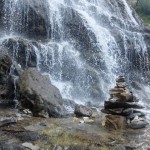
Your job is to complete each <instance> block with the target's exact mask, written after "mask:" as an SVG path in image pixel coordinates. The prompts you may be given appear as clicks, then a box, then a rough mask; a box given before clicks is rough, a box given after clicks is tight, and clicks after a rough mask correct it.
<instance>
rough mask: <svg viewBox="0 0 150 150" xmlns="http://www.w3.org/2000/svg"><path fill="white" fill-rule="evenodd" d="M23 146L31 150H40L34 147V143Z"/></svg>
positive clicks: (26, 143)
mask: <svg viewBox="0 0 150 150" xmlns="http://www.w3.org/2000/svg"><path fill="white" fill-rule="evenodd" d="M22 146H24V147H26V148H28V149H30V150H39V149H40V148H39V147H38V146H36V145H33V144H32V143H28V142H25V143H23V144H22Z"/></svg>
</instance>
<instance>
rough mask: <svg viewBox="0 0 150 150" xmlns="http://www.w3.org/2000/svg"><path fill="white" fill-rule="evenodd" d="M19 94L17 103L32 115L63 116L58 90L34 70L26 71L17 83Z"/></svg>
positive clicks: (46, 78) (45, 77) (61, 101)
mask: <svg viewBox="0 0 150 150" xmlns="http://www.w3.org/2000/svg"><path fill="white" fill-rule="evenodd" d="M17 87H18V91H19V93H20V97H19V101H20V103H21V105H22V106H23V107H25V108H28V109H30V110H31V111H32V112H33V115H38V113H40V112H42V111H43V110H44V111H45V112H48V114H49V116H51V117H61V116H62V115H63V114H64V107H63V100H62V97H61V94H60V92H59V90H58V89H57V88H56V87H55V86H53V85H52V84H51V83H50V80H49V78H48V77H47V76H43V75H42V74H41V73H40V72H39V71H38V70H36V69H34V68H29V69H26V70H25V71H24V72H23V74H22V75H21V76H20V78H19V80H18V82H17Z"/></svg>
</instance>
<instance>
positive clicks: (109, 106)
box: [104, 101, 144, 109]
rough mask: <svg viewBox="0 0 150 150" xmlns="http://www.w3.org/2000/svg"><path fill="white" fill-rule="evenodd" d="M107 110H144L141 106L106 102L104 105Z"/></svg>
mask: <svg viewBox="0 0 150 150" xmlns="http://www.w3.org/2000/svg"><path fill="white" fill-rule="evenodd" d="M104 107H105V109H116V108H124V109H126V108H136V109H142V108H144V107H143V106H142V105H140V104H136V103H127V102H126V103H124V102H110V101H105V104H104Z"/></svg>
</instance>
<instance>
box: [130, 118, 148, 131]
mask: <svg viewBox="0 0 150 150" xmlns="http://www.w3.org/2000/svg"><path fill="white" fill-rule="evenodd" d="M148 124H149V123H148V122H147V121H146V120H139V121H133V122H131V123H130V124H129V125H128V126H129V127H130V128H132V129H141V128H145V127H146V126H147V125H148Z"/></svg>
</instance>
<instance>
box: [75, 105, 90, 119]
mask: <svg viewBox="0 0 150 150" xmlns="http://www.w3.org/2000/svg"><path fill="white" fill-rule="evenodd" d="M74 114H76V116H77V117H90V116H92V110H91V108H89V107H87V106H83V105H76V107H75V111H74Z"/></svg>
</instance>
